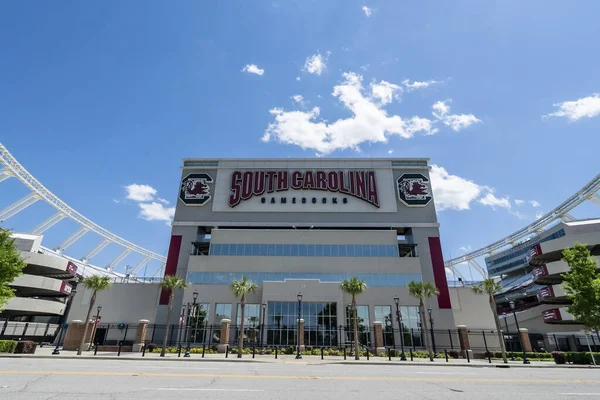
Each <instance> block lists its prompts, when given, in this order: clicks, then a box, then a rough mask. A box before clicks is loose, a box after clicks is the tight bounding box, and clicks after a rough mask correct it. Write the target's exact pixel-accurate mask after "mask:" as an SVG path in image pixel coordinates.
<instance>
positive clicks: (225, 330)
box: [217, 319, 231, 353]
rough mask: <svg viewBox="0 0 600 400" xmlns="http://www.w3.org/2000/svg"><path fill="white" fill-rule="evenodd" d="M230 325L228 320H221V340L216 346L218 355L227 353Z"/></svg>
mask: <svg viewBox="0 0 600 400" xmlns="http://www.w3.org/2000/svg"><path fill="white" fill-rule="evenodd" d="M230 325H231V320H230V319H223V320H221V340H220V341H219V345H218V346H217V351H218V352H219V353H225V352H226V351H227V344H228V343H229V326H230Z"/></svg>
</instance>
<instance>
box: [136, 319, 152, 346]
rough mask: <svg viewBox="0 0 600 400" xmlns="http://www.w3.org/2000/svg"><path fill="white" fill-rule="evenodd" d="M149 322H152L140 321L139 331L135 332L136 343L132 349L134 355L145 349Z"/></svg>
mask: <svg viewBox="0 0 600 400" xmlns="http://www.w3.org/2000/svg"><path fill="white" fill-rule="evenodd" d="M149 322H150V321H148V320H147V319H140V321H139V322H138V326H137V330H136V331H135V342H133V347H132V349H131V351H133V352H134V353H137V352H140V351H142V347H144V342H145V341H146V331H147V330H148V323H149Z"/></svg>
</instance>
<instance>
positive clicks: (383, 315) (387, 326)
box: [373, 306, 398, 346]
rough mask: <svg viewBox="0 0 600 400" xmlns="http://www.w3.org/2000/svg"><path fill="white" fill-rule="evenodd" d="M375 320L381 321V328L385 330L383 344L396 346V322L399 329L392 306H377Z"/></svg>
mask: <svg viewBox="0 0 600 400" xmlns="http://www.w3.org/2000/svg"><path fill="white" fill-rule="evenodd" d="M373 308H374V311H375V321H379V322H381V329H382V330H383V345H384V346H394V324H396V326H395V328H396V329H398V326H397V322H396V321H395V318H393V317H392V307H391V306H375V307H373Z"/></svg>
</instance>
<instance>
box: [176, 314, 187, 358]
mask: <svg viewBox="0 0 600 400" xmlns="http://www.w3.org/2000/svg"><path fill="white" fill-rule="evenodd" d="M186 310H187V306H183V307H182V308H181V314H180V316H179V338H178V339H177V357H181V333H182V332H183V324H184V322H185V311H186ZM186 328H187V325H186Z"/></svg>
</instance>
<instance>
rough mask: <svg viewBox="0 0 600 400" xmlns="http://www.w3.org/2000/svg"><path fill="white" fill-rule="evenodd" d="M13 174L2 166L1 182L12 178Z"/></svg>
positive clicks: (0, 169)
mask: <svg viewBox="0 0 600 400" xmlns="http://www.w3.org/2000/svg"><path fill="white" fill-rule="evenodd" d="M11 176H12V174H11V173H10V172H9V171H8V169H6V168H0V182H2V181H4V180H6V179H8V178H10V177H11Z"/></svg>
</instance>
